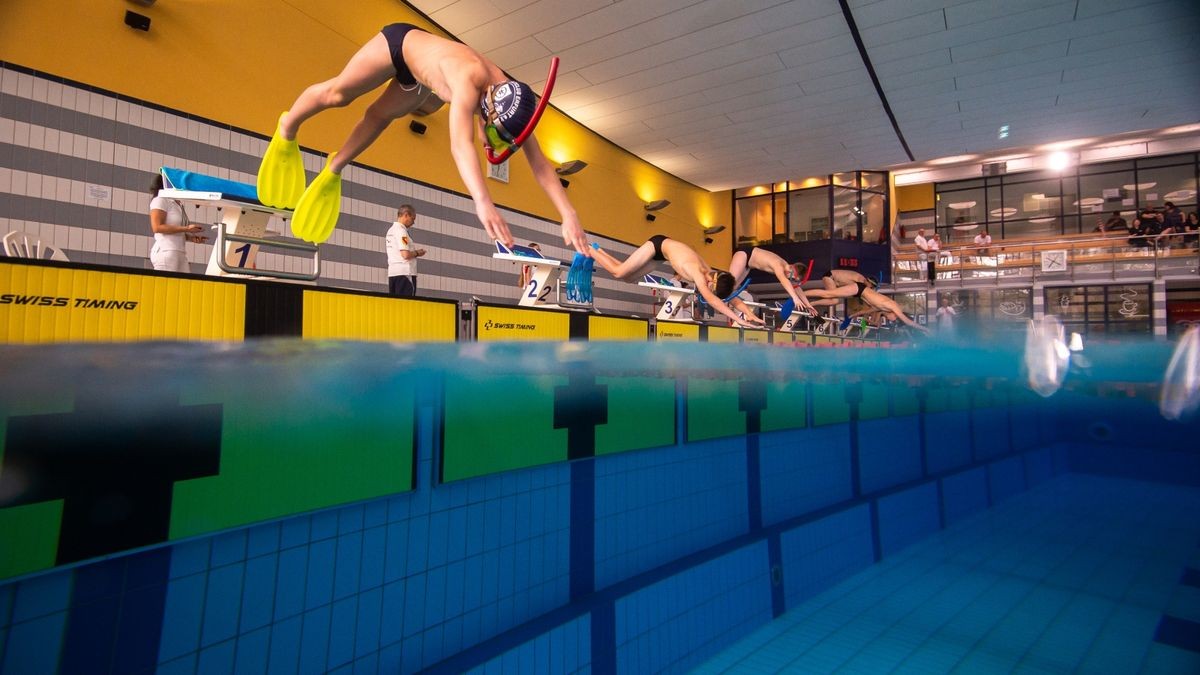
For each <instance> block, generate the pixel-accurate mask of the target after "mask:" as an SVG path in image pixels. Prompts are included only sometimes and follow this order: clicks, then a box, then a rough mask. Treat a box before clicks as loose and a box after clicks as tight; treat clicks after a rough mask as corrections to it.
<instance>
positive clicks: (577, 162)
mask: <svg viewBox="0 0 1200 675" xmlns="http://www.w3.org/2000/svg"><path fill="white" fill-rule="evenodd" d="M586 167H587V162H585V161H583V160H582V159H569V160H567V161H565V162H563V163H562V165H560V166H559V167H558V168H557V169H555V170H554V173H556V174H558V175H560V176H570V175H571V174H573V173H579V172H580V171H583V170H584V168H586ZM564 187H565V186H564Z"/></svg>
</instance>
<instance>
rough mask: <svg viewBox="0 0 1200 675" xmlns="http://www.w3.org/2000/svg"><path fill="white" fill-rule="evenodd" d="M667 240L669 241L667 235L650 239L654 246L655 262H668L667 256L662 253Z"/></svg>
mask: <svg viewBox="0 0 1200 675" xmlns="http://www.w3.org/2000/svg"><path fill="white" fill-rule="evenodd" d="M666 240H667V235H665V234H656V235H654V236H653V237H650V239H649V241H650V243H651V244H654V259H655V260H666V259H667V258H666V256H664V255H663V252H662V244H663V242H664V241H666Z"/></svg>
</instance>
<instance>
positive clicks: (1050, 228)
mask: <svg viewBox="0 0 1200 675" xmlns="http://www.w3.org/2000/svg"><path fill="white" fill-rule="evenodd" d="M1060 234H1062V218H1059V217H1058V216H1043V217H1041V218H1030V219H1028V220H1009V221H1006V222H1005V223H1004V237H1005V238H1006V239H1008V238H1012V237H1056V236H1058V235H1060Z"/></svg>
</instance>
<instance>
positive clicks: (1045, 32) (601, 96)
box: [413, 0, 1200, 189]
mask: <svg viewBox="0 0 1200 675" xmlns="http://www.w3.org/2000/svg"><path fill="white" fill-rule="evenodd" d="M413 4H414V5H415V6H416V7H417V8H418V9H421V10H422V11H424V12H425V13H426V14H428V15H429V16H431V17H432V18H433V19H434V20H435V21H437V22H439V23H440V24H441V25H442V26H443V27H444V28H446V29H447V30H448V31H449V32H450V33H452V34H454V35H456V36H458V37H459V38H460V39H462V40H463V41H464V42H466V43H467V44H469V45H471V46H473V47H475V48H476V49H479V50H481V51H482V52H484V53H485V54H486V55H487V56H488V57H489V58H491V59H493V60H495V61H496V62H497V63H498V64H499V65H500V66H501V67H502V68H504V69H505V70H506V71H508V72H509V73H511V74H512V75H513V76H514V77H518V78H520V79H523V80H526V81H528V82H530V84H532V85H534V86H535V87H540V86H541V84H542V80H543V78H544V77H545V73H546V67H547V62H548V59H549V57H550V56H551V55H552V54H553V55H558V56H559V57H560V58H561V59H562V64H561V67H560V71H559V80H558V84H557V86H556V89H555V94H554V100H553V103H554V105H555V106H556V107H558V108H559V109H560V110H562V111H563V112H565V113H566V114H568V115H570V116H572V117H574V118H575V119H577V120H579V121H580V122H582V123H584V124H586V125H588V126H589V127H591V128H592V129H594V130H596V131H597V132H598V133H600V134H602V135H604V136H605V137H607V138H608V139H609V140H611V141H613V142H614V143H616V144H618V145H621V146H622V147H625V148H627V149H629V150H630V151H632V152H634V153H635V154H639V156H641V157H643V158H644V159H646V160H647V161H650V162H652V163H656V164H658V166H660V167H662V168H663V169H664V170H667V171H669V172H671V173H674V174H675V175H678V176H680V177H681V178H684V179H686V180H690V181H692V182H694V183H696V184H698V185H701V186H703V187H706V188H710V189H718V188H726V187H743V186H745V185H749V184H751V183H758V182H765V181H772V182H774V181H779V180H787V179H795V178H797V177H801V176H805V175H813V174H820V173H830V172H835V171H844V170H851V169H857V168H863V169H871V168H885V167H888V166H891V165H894V164H897V163H901V162H908V157H907V156H906V155H905V154H904V149H903V147H902V145H901V143H900V139H899V137H898V136H897V132H896V129H895V128H893V126H892V123H891V121H890V120H889V119H888V117H887V115H886V113H885V112H884V108H883V103H882V100H881V93H880V91H877V90H876V88H875V86H874V84H873V83H872V81H871V79H870V77H869V75H868V73H867V70H866V68H865V66H864V65H863V62H862V56H861V55H860V53H859V51H858V49H857V48H856V46H855V43H854V40H853V36H852V35H851V32H850V28H849V26H848V24H847V23H846V20H845V17H844V16H843V14H842V10H841V7H840V5H839V3H838V2H837V1H836V0H654V1H650V2H639V1H636V0H574V1H573V2H565V1H563V0H454V1H450V0H415V1H414V3H413ZM848 4H849V7H850V8H851V12H852V14H853V17H854V21H855V24H856V25H857V27H858V29H859V31H860V34H861V37H862V40H863V44H864V45H865V48H866V51H867V55H868V56H869V58H870V59H871V61H872V64H873V65H874V68H875V71H876V74H877V75H878V78H879V83H880V86H881V89H882V95H883V96H886V98H887V102H888V103H889V104H890V105H891V108H892V111H893V113H894V115H895V118H896V121H897V124H898V125H899V131H900V133H902V134H904V137H905V140H906V141H907V142H908V145H909V147H910V148H911V149H912V152H913V155H914V157H915V159H917V160H928V159H934V158H936V157H941V156H945V155H946V154H964V153H989V152H998V151H1001V150H1003V149H1004V148H1005V147H1012V146H1016V145H1025V144H1036V143H1044V142H1048V141H1053V140H1064V139H1068V138H1075V137H1088V138H1090V137H1096V136H1102V135H1111V134H1119V133H1123V132H1129V131H1134V130H1140V129H1148V128H1155V127H1159V126H1172V125H1180V124H1187V123H1191V122H1196V121H1197V120H1200V90H1198V89H1197V88H1196V87H1195V83H1196V82H1200V50H1197V49H1196V48H1195V44H1196V37H1195V36H1196V35H1198V34H1200V2H1194V1H1192V2H1189V1H1186V0H1162V1H1159V2H1151V1H1147V0H1124V1H1122V2H1119V3H1117V2H1112V1H1111V0H1005V1H1004V2H996V1H995V0H874V1H872V0H849V2H848ZM1002 124H1003V125H1008V126H1009V129H1010V135H1009V137H1008V138H1007V139H999V138H998V134H997V129H998V127H999V126H1000V125H1002Z"/></svg>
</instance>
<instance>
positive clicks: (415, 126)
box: [408, 120, 429, 136]
mask: <svg viewBox="0 0 1200 675" xmlns="http://www.w3.org/2000/svg"><path fill="white" fill-rule="evenodd" d="M428 128H429V127H427V126H425V124H424V123H423V122H418V121H416V120H413V121H411V122H409V123H408V130H409V131H411V132H413V133H414V134H416V135H418V136H424V135H425V130H426V129H428Z"/></svg>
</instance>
